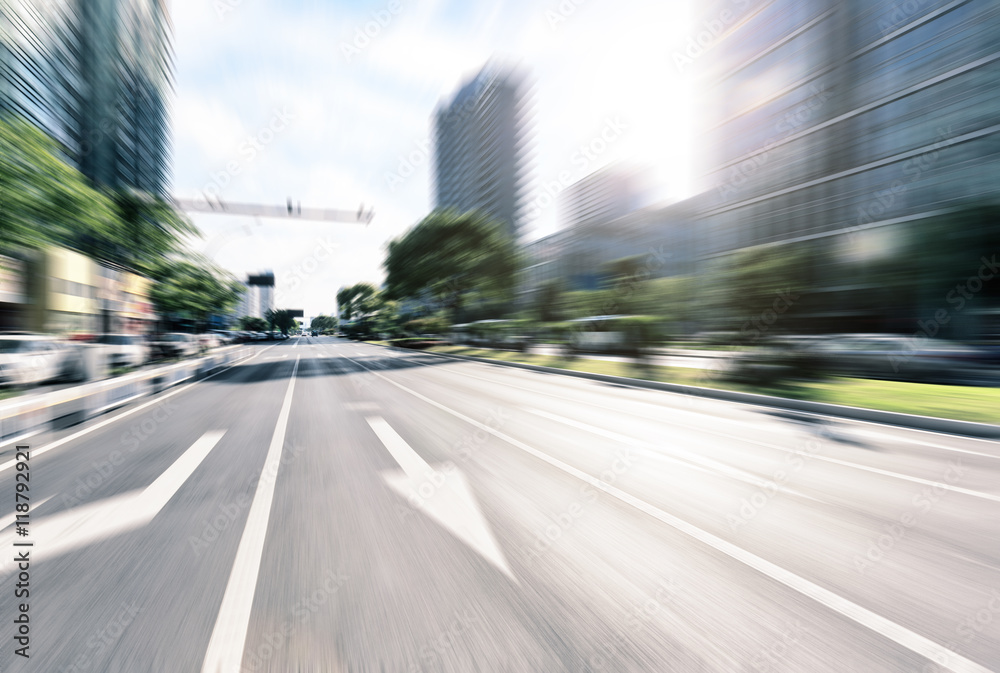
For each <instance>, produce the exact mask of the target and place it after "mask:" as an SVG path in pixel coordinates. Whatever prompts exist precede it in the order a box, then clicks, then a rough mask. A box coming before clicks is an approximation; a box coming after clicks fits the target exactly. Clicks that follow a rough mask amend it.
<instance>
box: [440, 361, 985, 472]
mask: <svg viewBox="0 0 1000 673" xmlns="http://www.w3.org/2000/svg"><path fill="white" fill-rule="evenodd" d="M431 354H432V355H435V356H438V357H443V358H448V359H449V360H452V361H454V362H456V363H460V364H461V363H465V364H468V365H480V366H481V367H482V368H484V369H487V368H488V371H489V372H490V373H492V374H501V373H502V374H508V375H510V376H511V377H514V378H516V377H517V376H523V375H530V374H532V373H533V372H532V371H531V370H528V369H518V368H514V367H505V366H503V365H500V364H493V363H487V362H479V361H477V360H465V359H463V358H458V357H455V356H453V355H450V354H448V353H436V352H435V353H431ZM446 371H450V372H453V373H455V374H458V375H459V376H467V377H469V378H472V379H478V380H480V381H485V382H487V383H500V384H501V385H505V386H508V387H511V388H517V389H518V390H527V391H529V392H534V393H538V394H539V395H547V396H549V397H559V398H561V399H565V398H564V397H562V396H560V395H558V394H553V393H547V392H544V391H541V390H537V389H535V388H525V387H523V386H519V385H516V384H513V383H510V382H508V381H499V380H494V379H486V378H483V377H481V376H475V375H473V374H469V373H468V372H460V371H456V370H454V369H451V370H446ZM571 378H572V380H573V381H574V382H577V383H586V382H588V381H589V382H590V383H593V381H590V380H589V379H582V378H578V377H566V382H567V383H569V382H570V379H571ZM618 385H621V386H623V387H626V388H629V389H631V390H635V391H637V392H645V393H654V394H656V393H659V394H661V395H664V396H668V397H670V398H671V399H688V398H690V397H691V395H688V394H684V393H676V392H671V391H668V390H656V389H653V388H644V387H642V386H636V385H632V384H629V383H620V384H618ZM577 390H579V391H580V392H588V391H587V390H585V389H584V388H582V387H580V388H577ZM697 399H699V400H706V401H712V398H703V397H697ZM715 401H718V402H722V403H724V402H725V400H715ZM580 403H581V404H589V405H591V406H601V405H599V404H596V403H594V402H580ZM651 404H652V403H651ZM730 404H738V405H742V406H750V407H753V406H754V405H752V404H747V403H744V402H731V403H730ZM668 409H669V410H670V411H671V412H674V413H684V414H696V415H699V416H707V415H710V414H709V412H705V411H695V410H692V409H681V408H678V407H674V406H669V407H668ZM622 413H631V412H622ZM800 413H802V414H804V415H808V416H813V417H816V418H823V419H830V420H832V421H837V422H842V423H851V424H856V425H864V426H871V427H872V429H871V430H870V431H869V432H871V433H875V434H877V433H882V436H883V438H884V440H885V441H890V440H891V441H904V442H910V443H914V444H923V445H925V446H930V447H934V448H936V449H941V450H943V451H953V452H956V453H966V454H972V455H975V456H980V457H983V458H993V459H995V460H1000V456H998V455H996V454H991V453H981V452H978V451H970V450H968V449H958V448H955V447H951V446H947V445H944V444H939V443H935V442H927V441H922V440H918V439H911V438H909V437H894V436H889V432H891V431H898V432H900V433H914V434H921V435H931V436H932V437H939V436H941V434H942V433H940V432H935V431H933V430H924V429H921V428H908V427H905V426H901V425H886V424H885V423H878V422H876V421H865V420H860V419H856V418H842V417H839V416H827V415H825V414H820V413H812V412H800ZM632 415H633V416H637V417H639V418H650V419H653V420H656V419H655V418H654V417H651V416H646V415H644V414H635V413H632ZM727 420H730V421H732V422H741V421H736V420H735V419H727ZM689 427H691V426H689ZM699 429H701V428H699ZM712 432H714V433H715V434H718V435H720V436H724V437H729V438H736V437H735V436H734V435H727V434H724V433H719V432H717V431H712ZM948 436H953V437H955V438H956V439H960V440H962V441H963V442H980V443H985V444H988V445H989V446H996V442H997V440H995V439H987V438H985V437H969V436H965V435H948Z"/></svg>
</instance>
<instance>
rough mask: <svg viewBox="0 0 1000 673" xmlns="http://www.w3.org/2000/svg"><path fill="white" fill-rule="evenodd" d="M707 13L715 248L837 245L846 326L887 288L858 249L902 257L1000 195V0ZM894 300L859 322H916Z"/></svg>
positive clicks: (831, 273)
mask: <svg viewBox="0 0 1000 673" xmlns="http://www.w3.org/2000/svg"><path fill="white" fill-rule="evenodd" d="M702 16H703V19H704V21H703V25H704V26H705V29H706V30H705V31H704V34H703V35H700V36H699V40H700V42H698V44H700V45H701V46H702V47H703V48H704V53H702V54H701V55H700V56H699V57H698V60H696V61H694V63H693V64H692V67H697V68H698V69H700V70H701V76H702V81H703V82H704V83H706V84H707V85H709V86H708V89H709V92H710V93H709V96H708V99H707V101H706V104H705V106H704V111H703V112H704V114H703V118H704V119H705V120H706V128H705V129H704V131H705V134H704V140H705V146H706V149H707V155H708V156H709V162H708V163H709V165H708V166H707V172H706V175H705V184H704V186H705V188H706V193H705V197H706V198H705V206H704V208H703V209H702V210H701V212H700V213H699V218H698V220H699V224H698V226H699V231H700V236H699V250H698V254H699V258H700V259H701V260H703V261H711V260H713V259H719V258H724V257H726V256H728V255H730V254H732V253H733V252H735V251H739V250H745V249H748V248H755V247H761V246H772V247H774V248H777V249H785V248H787V247H789V246H792V245H795V244H798V243H804V242H809V241H811V242H813V244H816V245H819V246H822V248H823V250H824V255H825V258H824V259H825V261H824V262H823V264H824V265H825V266H822V267H820V268H816V269H814V278H813V279H812V280H811V282H813V283H814V284H815V285H816V286H817V288H818V289H817V291H818V292H819V293H825V295H826V296H827V297H828V298H829V299H830V301H823V302H820V303H822V304H824V305H825V306H827V308H828V309H829V315H828V316H826V317H828V318H830V320H831V321H832V322H831V324H830V325H829V327H830V328H831V329H832V328H834V326H836V327H837V329H839V331H845V326H846V323H845V322H844V318H845V317H847V316H849V315H851V314H853V315H854V316H855V317H858V312H859V310H861V311H862V312H863V311H864V309H859V300H863V299H864V297H865V295H870V294H872V293H876V292H879V291H880V289H879V287H878V285H879V283H878V282H876V281H871V282H869V281H866V280H865V278H864V274H861V273H853V272H848V271H845V269H848V268H853V267H850V266H849V265H850V264H852V263H856V265H857V268H862V267H864V268H874V267H876V266H878V265H880V264H887V263H889V262H891V260H892V257H893V256H894V255H900V254H902V251H903V250H904V248H905V244H906V242H907V240H908V238H909V237H912V235H913V232H914V231H915V228H916V227H922V226H925V225H926V224H927V223H928V222H930V221H931V220H932V218H941V217H947V216H950V215H949V214H952V215H953V214H955V213H958V212H960V211H962V209H968V208H973V207H976V206H978V205H982V204H988V203H994V204H995V203H997V199H998V197H1000V124H998V118H997V115H996V109H997V106H996V93H995V92H996V90H997V87H998V86H1000V41H998V40H997V35H1000V5H998V4H997V3H996V2H990V1H989V0H971V1H964V2H963V1H957V2H930V1H928V2H920V1H917V0H915V1H914V2H906V3H900V2H892V1H889V0H806V1H804V2H803V1H800V0H771V1H770V2H762V3H753V4H747V3H742V2H739V3H738V2H735V1H732V2H715V3H710V4H709V5H708V6H707V7H706V9H704V11H703V14H702ZM710 29H711V30H710ZM931 252H933V250H930V249H928V253H931ZM836 297H842V298H843V301H840V300H837V299H836ZM886 305H887V302H873V303H872V304H871V306H870V307H869V309H867V310H868V311H869V313H870V315H868V316H867V317H864V319H862V320H860V321H855V322H854V323H853V326H852V328H853V329H861V330H864V331H881V330H884V329H906V326H905V324H903V323H907V322H910V323H912V319H910V318H906V319H900V320H899V321H897V323H899V324H896V323H892V321H889V322H887V321H886V320H887V319H886V316H885V313H886ZM816 317H817V318H820V317H822V316H820V315H818V314H817V316H816ZM890 323H892V324H890Z"/></svg>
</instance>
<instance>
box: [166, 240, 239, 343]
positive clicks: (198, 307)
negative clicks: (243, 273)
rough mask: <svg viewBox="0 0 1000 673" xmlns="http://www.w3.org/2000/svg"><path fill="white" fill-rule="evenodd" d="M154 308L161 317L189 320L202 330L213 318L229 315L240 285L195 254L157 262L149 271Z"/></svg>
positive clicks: (237, 297)
mask: <svg viewBox="0 0 1000 673" xmlns="http://www.w3.org/2000/svg"><path fill="white" fill-rule="evenodd" d="M150 275H151V277H152V278H153V280H154V281H155V283H154V284H153V287H152V289H151V291H150V295H151V299H152V300H153V305H154V306H155V307H156V310H157V312H159V313H160V314H161V315H164V316H172V317H174V318H178V319H183V320H190V321H193V322H194V323H196V325H197V326H198V327H202V326H203V325H204V323H205V322H206V321H207V320H208V319H209V317H210V316H213V315H224V314H226V313H229V312H230V311H231V310H232V309H233V307H234V306H235V305H236V302H237V301H238V300H239V296H240V288H241V285H240V283H239V281H237V280H236V279H235V278H233V277H232V276H231V275H230V274H228V273H227V272H225V271H223V270H221V269H219V268H218V267H216V266H215V265H213V264H212V263H211V262H209V261H208V260H206V259H204V258H201V257H199V256H195V255H188V256H185V257H174V258H169V259H165V260H162V261H160V262H159V263H157V264H156V266H155V267H154V268H152V269H151V271H150Z"/></svg>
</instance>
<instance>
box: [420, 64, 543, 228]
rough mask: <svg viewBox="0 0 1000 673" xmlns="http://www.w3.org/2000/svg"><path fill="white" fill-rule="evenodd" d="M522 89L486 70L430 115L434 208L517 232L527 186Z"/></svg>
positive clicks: (518, 77)
mask: <svg viewBox="0 0 1000 673" xmlns="http://www.w3.org/2000/svg"><path fill="white" fill-rule="evenodd" d="M527 105H528V101H527V85H526V83H525V79H524V77H523V75H522V74H520V73H518V72H516V71H513V70H509V69H505V68H502V67H500V66H494V65H489V66H487V67H485V68H484V69H483V70H482V71H481V72H480V73H479V74H478V75H476V77H474V78H473V79H472V80H470V81H469V82H467V83H466V84H464V85H463V86H462V87H461V88H460V89H459V91H458V93H457V94H455V96H454V98H453V99H452V100H451V101H450V102H448V103H447V104H443V105H441V106H440V107H439V108H438V109H437V111H436V112H435V114H434V149H435V153H434V189H435V195H434V196H435V199H434V200H435V207H437V208H454V209H456V210H458V211H460V212H466V211H471V210H477V211H480V212H482V213H484V214H485V215H488V216H490V217H492V218H494V219H496V220H499V221H500V222H502V223H503V225H504V227H505V228H506V230H507V232H508V233H509V234H510V235H511V236H513V237H517V235H518V234H519V232H520V228H521V224H522V217H523V213H522V210H523V207H524V196H525V188H526V184H525V183H526V180H527V170H526V157H525V154H526V142H527V131H526V124H527V121H528V120H527Z"/></svg>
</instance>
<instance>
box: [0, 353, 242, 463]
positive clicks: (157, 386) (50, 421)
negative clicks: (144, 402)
mask: <svg viewBox="0 0 1000 673" xmlns="http://www.w3.org/2000/svg"><path fill="white" fill-rule="evenodd" d="M252 352H253V351H252V350H249V349H247V348H246V347H245V346H242V345H240V346H232V347H227V349H225V350H220V351H218V352H216V353H213V354H210V355H204V356H202V357H199V358H195V359H192V360H187V361H183V362H177V363H173V364H169V365H163V366H161V367H155V368H153V369H149V370H147V371H141V372H134V373H131V374H125V375H124V376H120V377H115V378H110V379H103V380H100V381H91V382H89V383H84V384H82V385H79V386H72V387H70V388H65V389H63V390H54V391H52V392H48V393H43V394H41V395H37V396H31V397H28V398H18V397H15V398H13V399H11V400H5V401H4V402H2V403H0V446H2V445H6V444H9V443H11V442H13V441H17V440H20V439H21V438H26V437H28V436H31V435H33V434H35V433H37V432H40V431H42V430H46V429H53V430H61V429H65V428H68V427H70V426H73V425H76V424H78V423H82V422H83V421H85V420H87V419H89V418H93V417H95V416H99V415H101V414H104V413H107V412H109V411H112V410H113V409H117V408H118V407H121V406H122V405H124V404H127V403H129V402H131V401H133V400H135V399H138V398H140V397H145V396H147V395H155V394H156V393H159V392H161V391H163V390H166V389H167V388H171V387H173V386H175V385H178V384H180V383H183V382H185V381H191V380H197V379H200V378H202V377H204V376H206V375H208V374H209V373H211V372H213V371H215V370H216V369H218V368H219V367H224V366H226V365H229V364H232V363H235V362H238V361H240V360H243V359H246V358H247V357H249V356H250V354H251V353H252Z"/></svg>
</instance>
